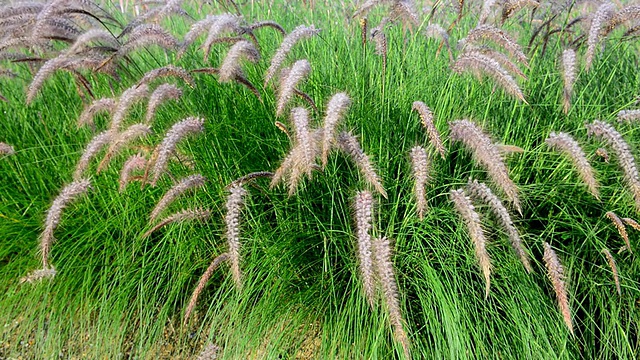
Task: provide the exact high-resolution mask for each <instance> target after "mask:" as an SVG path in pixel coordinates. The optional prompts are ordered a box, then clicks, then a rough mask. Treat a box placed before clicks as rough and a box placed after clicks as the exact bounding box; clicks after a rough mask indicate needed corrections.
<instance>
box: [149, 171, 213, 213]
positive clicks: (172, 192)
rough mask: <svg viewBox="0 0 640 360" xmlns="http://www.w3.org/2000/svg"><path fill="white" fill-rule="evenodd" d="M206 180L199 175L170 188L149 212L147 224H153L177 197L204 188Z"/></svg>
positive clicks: (191, 176) (187, 178)
mask: <svg viewBox="0 0 640 360" xmlns="http://www.w3.org/2000/svg"><path fill="white" fill-rule="evenodd" d="M206 181H207V179H206V178H205V177H204V176H202V175H200V174H195V175H190V176H187V177H186V178H184V179H182V180H180V181H179V182H178V183H177V184H175V185H174V186H172V187H171V189H169V190H168V191H167V192H166V193H165V194H164V195H163V196H162V198H161V199H160V200H159V201H158V204H156V207H155V208H153V211H151V215H149V222H154V221H156V220H157V219H158V217H159V216H160V215H161V214H162V212H163V211H164V210H166V209H167V208H168V207H169V205H171V203H173V202H174V201H175V200H176V199H177V198H178V197H180V196H181V195H182V194H184V193H186V192H187V191H189V190H193V189H196V188H199V187H202V186H204V184H205V182H206Z"/></svg>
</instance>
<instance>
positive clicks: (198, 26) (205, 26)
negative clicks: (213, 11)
mask: <svg viewBox="0 0 640 360" xmlns="http://www.w3.org/2000/svg"><path fill="white" fill-rule="evenodd" d="M218 19H219V15H207V16H206V17H205V18H204V19H202V20H199V21H196V22H195V23H193V24H192V25H191V27H190V28H189V31H187V33H186V34H185V36H184V39H183V40H182V43H181V44H180V50H179V52H178V56H182V54H183V53H184V52H185V50H186V49H187V48H188V47H189V45H191V44H192V43H193V42H194V41H195V40H196V39H197V38H198V37H199V36H200V35H202V34H204V33H205V32H207V31H208V30H209V29H210V28H211V26H212V25H213V24H214V23H215V22H216V21H218Z"/></svg>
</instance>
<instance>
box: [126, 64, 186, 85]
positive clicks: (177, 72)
mask: <svg viewBox="0 0 640 360" xmlns="http://www.w3.org/2000/svg"><path fill="white" fill-rule="evenodd" d="M168 76H173V77H177V78H179V79H181V80H182V81H184V82H186V83H187V84H189V86H191V87H195V86H196V83H195V82H194V81H193V77H192V76H191V74H189V72H188V71H187V70H185V69H183V68H181V67H178V66H174V65H167V66H163V67H160V68H157V69H153V70H150V71H148V72H147V73H146V74H144V76H143V77H142V79H140V81H138V84H136V86H138V87H139V86H142V85H145V84H146V85H148V84H149V83H151V82H152V81H153V80H155V79H157V78H161V77H168Z"/></svg>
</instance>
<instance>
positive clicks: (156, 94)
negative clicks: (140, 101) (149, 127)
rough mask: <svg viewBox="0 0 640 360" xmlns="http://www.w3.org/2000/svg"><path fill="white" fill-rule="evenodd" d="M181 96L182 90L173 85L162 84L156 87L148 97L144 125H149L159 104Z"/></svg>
mask: <svg viewBox="0 0 640 360" xmlns="http://www.w3.org/2000/svg"><path fill="white" fill-rule="evenodd" d="M181 96H182V90H180V88H179V87H177V86H176V85H173V84H162V85H160V86H158V87H157V88H156V89H155V90H154V91H153V93H151V96H149V104H148V105H147V115H146V116H145V124H150V123H151V121H153V118H154V116H155V115H156V109H157V108H158V106H160V104H162V103H163V102H165V101H167V100H178V99H179V98H180V97H181Z"/></svg>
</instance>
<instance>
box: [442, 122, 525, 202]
mask: <svg viewBox="0 0 640 360" xmlns="http://www.w3.org/2000/svg"><path fill="white" fill-rule="evenodd" d="M449 129H450V135H449V136H450V137H451V140H452V141H460V142H462V143H463V144H464V145H465V146H466V147H467V148H468V149H469V150H471V151H472V153H473V157H474V158H475V160H476V161H477V162H479V163H480V165H482V166H483V167H484V168H485V169H486V171H487V173H488V174H489V177H490V178H491V180H493V182H494V183H495V184H496V185H498V187H500V189H501V190H502V191H503V192H504V194H505V195H506V196H507V199H509V201H511V202H512V203H513V206H514V207H515V208H516V210H517V211H518V213H520V214H522V208H521V206H520V199H519V198H518V187H517V186H516V184H515V183H514V182H513V180H511V178H509V171H508V170H507V166H506V165H505V164H504V160H503V159H502V156H501V155H500V152H499V151H498V149H497V147H496V146H495V145H494V144H493V143H492V142H491V139H490V138H489V136H488V135H486V134H485V133H484V132H483V131H482V129H481V128H480V127H479V126H478V125H476V124H475V123H474V122H472V121H469V120H466V119H465V120H455V121H451V122H450V123H449Z"/></svg>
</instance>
